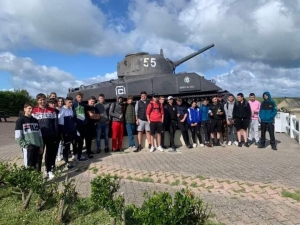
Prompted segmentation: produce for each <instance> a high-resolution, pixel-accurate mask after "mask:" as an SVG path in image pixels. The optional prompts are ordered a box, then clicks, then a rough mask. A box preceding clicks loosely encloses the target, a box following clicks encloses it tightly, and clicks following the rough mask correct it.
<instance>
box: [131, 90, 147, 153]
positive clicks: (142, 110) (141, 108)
mask: <svg viewBox="0 0 300 225" xmlns="http://www.w3.org/2000/svg"><path fill="white" fill-rule="evenodd" d="M149 102H150V101H149V100H148V99H147V93H146V92H145V91H142V92H141V99H140V100H139V101H137V103H136V104H135V117H136V125H137V131H138V143H139V145H138V148H137V149H136V150H135V151H134V152H138V151H141V150H142V139H143V132H144V131H145V132H146V138H147V141H148V143H149V149H150V148H151V144H150V142H151V140H150V139H151V137H150V124H149V123H148V121H147V116H146V109H147V106H148V104H149Z"/></svg>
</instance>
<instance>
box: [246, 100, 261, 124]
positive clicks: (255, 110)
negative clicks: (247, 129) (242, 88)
mask: <svg viewBox="0 0 300 225" xmlns="http://www.w3.org/2000/svg"><path fill="white" fill-rule="evenodd" d="M248 102H249V104H250V108H251V112H252V117H251V119H253V120H257V119H258V113H259V109H260V102H259V101H257V100H255V101H254V102H251V101H248Z"/></svg>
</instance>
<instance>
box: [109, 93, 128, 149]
mask: <svg viewBox="0 0 300 225" xmlns="http://www.w3.org/2000/svg"><path fill="white" fill-rule="evenodd" d="M123 114H124V109H123V97H121V96H120V97H118V99H117V102H114V103H112V104H111V105H110V108H109V115H110V116H111V117H112V138H111V141H112V151H113V152H120V151H122V144H123V136H124V115H123Z"/></svg>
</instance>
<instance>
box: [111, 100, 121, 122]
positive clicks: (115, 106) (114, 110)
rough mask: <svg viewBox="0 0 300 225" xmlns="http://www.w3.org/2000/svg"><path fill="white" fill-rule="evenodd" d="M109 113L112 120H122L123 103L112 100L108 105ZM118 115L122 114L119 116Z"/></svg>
mask: <svg viewBox="0 0 300 225" xmlns="http://www.w3.org/2000/svg"><path fill="white" fill-rule="evenodd" d="M109 115H110V116H111V117H112V121H119V122H120V121H124V116H123V104H120V103H117V102H114V103H112V104H111V105H110V108H109ZM120 116H122V117H121V118H120Z"/></svg>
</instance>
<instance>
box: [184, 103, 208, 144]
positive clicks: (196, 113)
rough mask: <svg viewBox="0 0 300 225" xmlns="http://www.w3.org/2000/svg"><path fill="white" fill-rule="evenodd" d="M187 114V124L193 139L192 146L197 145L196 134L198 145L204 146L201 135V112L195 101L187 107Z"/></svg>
mask: <svg viewBox="0 0 300 225" xmlns="http://www.w3.org/2000/svg"><path fill="white" fill-rule="evenodd" d="M187 111H188V115H187V122H188V124H189V128H190V131H191V133H192V139H193V148H196V147H197V140H196V135H197V137H198V140H199V143H200V147H204V144H203V143H202V137H201V133H200V130H201V112H200V109H199V108H198V107H197V102H196V101H193V102H192V106H191V107H190V108H188V110H187Z"/></svg>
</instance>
